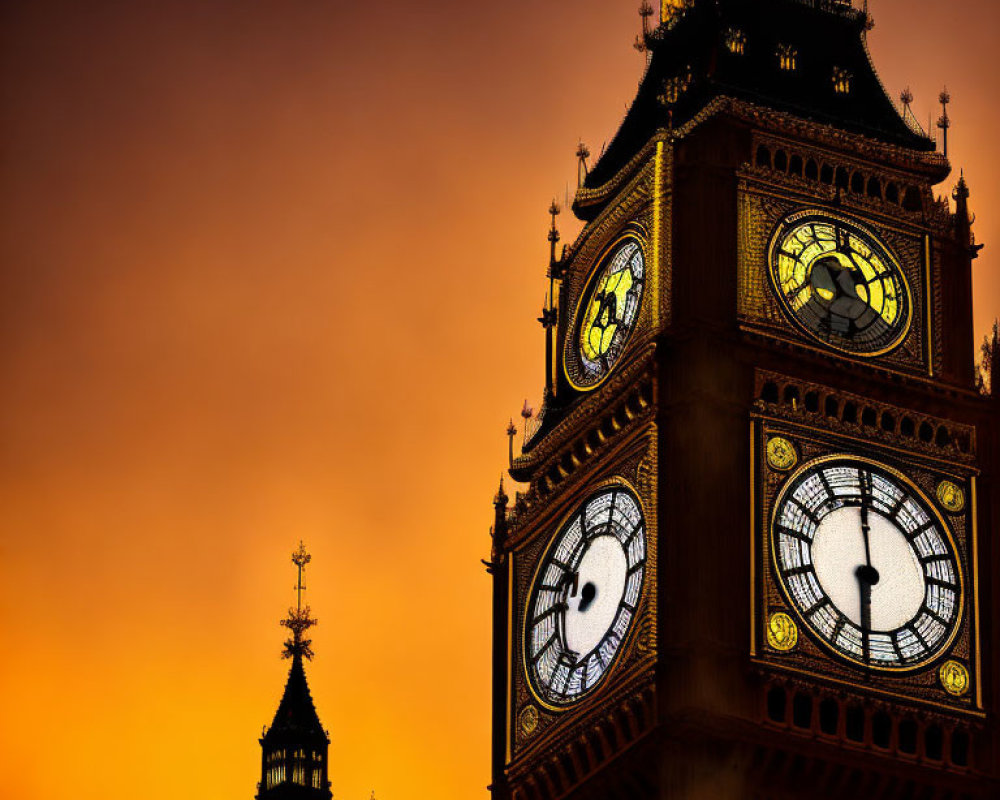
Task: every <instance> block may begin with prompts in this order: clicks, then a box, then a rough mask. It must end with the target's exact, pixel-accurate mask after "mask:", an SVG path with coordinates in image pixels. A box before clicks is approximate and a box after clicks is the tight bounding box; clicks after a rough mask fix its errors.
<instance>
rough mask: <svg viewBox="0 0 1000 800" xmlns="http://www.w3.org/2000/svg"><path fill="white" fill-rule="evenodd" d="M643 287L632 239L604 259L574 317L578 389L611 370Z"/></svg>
mask: <svg viewBox="0 0 1000 800" xmlns="http://www.w3.org/2000/svg"><path fill="white" fill-rule="evenodd" d="M645 283H646V260H645V257H644V255H643V252H642V245H641V244H640V242H639V240H638V239H636V238H635V237H634V236H625V237H623V238H622V239H620V240H619V241H618V242H617V243H616V244H615V245H614V246H613V247H612V248H611V249H610V250H609V251H608V252H607V254H606V255H605V256H604V258H603V259H602V260H601V262H600V266H599V267H598V268H597V271H596V277H595V278H594V279H593V280H592V281H591V284H590V287H589V289H588V292H587V294H586V296H585V298H584V300H583V303H582V304H581V306H580V312H579V314H578V318H579V320H580V322H579V333H578V337H579V341H578V348H577V350H578V354H579V359H580V367H581V370H580V374H579V375H578V376H576V379H575V381H574V382H575V383H576V384H577V385H578V387H579V388H584V389H586V388H592V387H594V386H596V385H597V384H598V383H600V382H601V381H602V380H604V378H605V377H606V376H607V374H608V373H609V372H610V371H611V369H612V367H614V365H615V363H616V362H617V361H618V358H619V357H620V356H621V354H622V351H623V350H624V349H625V344H626V343H627V342H628V338H629V336H630V335H631V333H632V330H633V329H634V328H635V323H636V319H637V317H638V315H639V307H640V305H641V304H642V292H643V287H644V286H645Z"/></svg>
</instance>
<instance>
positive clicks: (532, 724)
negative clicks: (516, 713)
mask: <svg viewBox="0 0 1000 800" xmlns="http://www.w3.org/2000/svg"><path fill="white" fill-rule="evenodd" d="M518 720H519V723H520V727H521V733H523V734H524V735H525V736H531V734H533V733H534V732H535V731H536V730H537V729H538V709H537V708H536V707H535V706H525V707H524V709H522V711H521V715H520V717H519V718H518Z"/></svg>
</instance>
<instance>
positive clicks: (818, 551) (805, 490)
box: [771, 455, 962, 670]
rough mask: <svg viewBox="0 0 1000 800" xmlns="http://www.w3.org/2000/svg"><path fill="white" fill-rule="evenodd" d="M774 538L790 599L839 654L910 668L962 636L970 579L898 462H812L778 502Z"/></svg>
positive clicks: (945, 530)
mask: <svg viewBox="0 0 1000 800" xmlns="http://www.w3.org/2000/svg"><path fill="white" fill-rule="evenodd" d="M771 544H772V552H773V554H774V561H775V566H776V567H777V571H778V575H779V577H780V581H781V584H782V587H783V589H784V591H785V594H786V596H787V597H788V600H789V602H790V603H791V604H792V605H793V606H794V607H795V608H796V609H797V610H798V612H799V615H800V617H801V618H802V620H803V621H804V622H805V624H806V626H807V627H808V628H809V629H810V630H811V631H812V632H813V634H815V635H816V637H818V638H819V639H820V640H821V641H822V642H823V643H824V644H825V645H826V646H827V647H829V648H831V649H832V650H833V651H834V652H836V653H837V654H838V655H840V656H842V657H844V658H846V659H848V660H850V661H853V662H855V663H857V664H861V665H863V666H866V667H869V668H873V669H883V670H898V669H909V668H913V667H917V666H920V665H921V664H924V663H926V662H928V661H930V660H931V659H933V658H934V657H935V656H937V655H939V654H940V653H941V652H942V651H943V650H944V649H945V648H946V647H947V646H948V645H949V644H950V643H951V641H952V639H953V638H954V634H955V631H956V630H957V627H958V624H959V620H960V618H961V612H962V578H961V574H960V571H959V559H958V556H957V554H956V551H955V545H954V542H953V540H952V537H951V533H950V532H949V530H948V528H947V526H946V524H945V523H944V521H943V520H942V519H941V518H940V517H939V516H938V515H937V514H936V513H935V512H934V511H933V510H932V509H931V507H930V504H929V503H928V501H927V500H926V499H925V498H924V497H923V495H922V494H921V493H920V492H919V490H917V489H916V487H915V486H914V485H913V484H912V483H911V482H910V481H909V480H907V479H906V478H905V477H903V476H902V475H901V474H899V473H898V472H896V471H895V470H893V469H892V468H890V467H887V466H884V465H881V464H877V463H875V462H872V461H868V460H865V459H860V458H857V457H854V456H846V455H845V456H833V457H829V458H823V459H818V460H817V461H813V462H811V463H810V464H807V465H805V466H804V467H803V468H802V469H800V470H799V472H797V473H796V474H795V475H794V476H793V477H792V478H791V479H790V480H789V482H788V484H787V485H786V486H785V488H784V490H783V491H782V493H781V496H780V497H779V499H778V502H777V504H776V506H775V510H774V517H773V523H772V530H771Z"/></svg>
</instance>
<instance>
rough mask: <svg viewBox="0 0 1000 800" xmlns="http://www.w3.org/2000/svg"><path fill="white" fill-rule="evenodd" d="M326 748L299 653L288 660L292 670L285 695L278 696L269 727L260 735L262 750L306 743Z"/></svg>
mask: <svg viewBox="0 0 1000 800" xmlns="http://www.w3.org/2000/svg"><path fill="white" fill-rule="evenodd" d="M317 741H319V742H322V743H324V744H329V743H330V740H329V738H327V735H326V733H325V732H324V730H323V726H322V725H321V724H320V721H319V715H318V714H317V713H316V706H315V705H314V704H313V699H312V695H311V694H310V693H309V683H308V682H307V681H306V671H305V667H304V666H303V663H302V655H301V653H296V654H295V655H294V656H293V658H292V668H291V669H290V670H289V671H288V681H287V682H286V683H285V692H284V694H283V695H282V696H281V702H280V703H279V704H278V710H277V712H275V715H274V721H273V722H272V723H271V727H270V728H268V729H267V732H266V733H265V734H264V737H263V739H262V742H263V744H264V745H265V746H269V745H272V744H307V743H310V742H317Z"/></svg>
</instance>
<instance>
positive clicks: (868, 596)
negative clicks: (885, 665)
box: [855, 473, 879, 664]
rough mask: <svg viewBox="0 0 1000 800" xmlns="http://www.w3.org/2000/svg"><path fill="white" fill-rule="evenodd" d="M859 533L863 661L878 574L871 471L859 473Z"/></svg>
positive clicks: (867, 649)
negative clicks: (874, 561) (874, 563)
mask: <svg viewBox="0 0 1000 800" xmlns="http://www.w3.org/2000/svg"><path fill="white" fill-rule="evenodd" d="M860 477H861V535H862V537H863V538H864V542H865V563H864V564H862V565H861V566H860V567H858V569H857V571H856V573H855V574H856V575H857V578H858V589H859V591H860V593H861V597H860V600H861V652H862V655H863V657H864V661H865V663H866V664H867V663H869V661H870V660H871V641H870V639H871V630H872V587H873V586H874V585H875V584H877V583H878V580H879V574H878V570H876V569H875V568H874V567H873V566H872V553H871V527H870V525H869V523H868V505H869V502H870V498H871V493H870V483H869V482H870V481H871V473H867V474H866V473H861V475H860Z"/></svg>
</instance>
